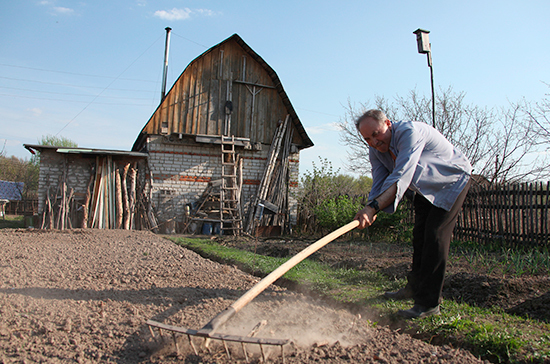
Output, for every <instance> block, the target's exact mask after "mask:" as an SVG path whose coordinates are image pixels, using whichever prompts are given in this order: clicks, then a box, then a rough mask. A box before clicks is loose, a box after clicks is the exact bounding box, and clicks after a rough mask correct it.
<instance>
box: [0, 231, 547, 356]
mask: <svg viewBox="0 0 550 364" xmlns="http://www.w3.org/2000/svg"><path fill="white" fill-rule="evenodd" d="M226 243H227V244H231V242H230V241H228V242H226ZM250 244H253V246H252V245H250V247H251V248H252V247H253V248H254V249H259V245H258V244H257V243H256V242H254V243H252V242H250ZM303 244H307V242H304V243H303ZM299 245H300V244H299V243H298V244H297V242H287V241H285V242H281V241H269V244H267V243H266V244H265V245H264V246H263V248H261V249H279V250H281V249H282V250H283V251H285V250H288V252H289V253H292V252H293V251H294V249H297V250H299V249H300V246H299ZM0 247H1V250H2V252H1V254H0V277H1V278H0V363H39V362H40V363H44V362H47V363H172V362H174V363H176V362H177V363H181V362H185V363H223V362H245V361H244V358H243V357H242V354H241V352H242V351H240V348H232V351H233V357H232V359H231V360H229V359H227V358H226V355H225V352H224V350H223V349H222V348H216V347H214V350H213V352H212V353H205V352H201V353H200V354H199V355H198V356H197V355H194V354H193V352H192V350H191V348H190V346H189V345H188V344H186V341H185V340H184V338H182V337H180V338H179V339H178V340H179V341H178V342H179V348H180V354H179V355H176V354H175V347H174V346H173V345H172V344H171V340H167V341H166V342H164V343H163V342H161V341H158V342H157V341H156V340H154V339H152V338H151V334H150V332H149V329H148V327H147V325H145V322H146V320H148V319H153V320H156V321H160V322H163V323H167V324H171V325H177V326H183V327H189V328H200V327H202V326H203V325H204V324H205V323H206V322H208V321H209V320H210V318H212V317H213V316H215V314H217V313H218V312H220V311H221V310H223V309H225V308H226V307H227V306H229V305H230V304H231V303H232V302H234V301H235V300H236V299H237V298H238V297H240V296H241V295H242V294H243V293H244V291H245V290H247V289H249V288H251V287H252V286H253V285H254V283H256V282H257V281H258V280H259V279H258V278H257V277H254V276H251V275H249V274H246V273H244V272H242V271H240V270H238V269H236V268H235V267H231V266H227V265H222V264H218V263H216V262H213V261H211V260H207V259H204V258H202V257H200V256H199V255H197V254H195V253H193V252H191V251H189V250H187V249H185V248H182V247H179V246H177V245H175V244H173V243H172V242H170V241H168V240H166V239H163V238H162V237H160V236H156V235H154V234H152V233H148V232H139V231H121V230H71V231H64V232H46V231H40V230H13V229H4V230H0ZM338 248H339V246H338V244H334V245H332V244H331V245H329V246H327V247H326V249H323V250H324V252H323V255H318V256H317V258H318V259H325V260H327V261H329V262H333V264H350V265H353V264H355V265H357V266H361V265H363V264H364V265H367V266H369V267H370V268H371V269H372V268H373V267H376V269H380V270H386V271H387V274H389V275H391V274H394V275H395V276H396V277H397V276H400V275H402V274H404V272H406V269H407V264H408V259H409V258H408V256H407V252H402V253H400V252H392V254H391V255H392V256H393V257H394V258H393V259H387V260H384V258H382V255H383V253H384V251H383V249H380V251H379V252H377V249H373V248H372V247H371V248H370V250H369V251H368V252H367V250H364V251H362V250H361V249H363V248H353V249H351V248H349V244H348V245H345V246H344V245H342V246H340V252H338ZM365 248H366V247H365ZM350 252H353V253H350ZM344 253H345V254H344ZM396 253H397V254H396ZM399 254H402V255H403V256H402V257H401V256H400V255H399ZM387 255H388V252H386V256H387ZM396 256H397V257H396ZM344 257H345V259H344ZM392 272H393V273H392ZM456 274H463V275H462V276H458V275H457V278H456V279H460V282H465V281H467V280H468V279H471V285H472V286H471V287H474V286H475V287H477V286H478V285H479V286H480V287H482V288H483V290H485V292H486V294H485V301H484V302H488V303H487V304H489V302H490V299H489V300H488V299H487V297H493V296H494V295H495V293H494V292H492V291H491V290H494V289H495V286H496V285H495V282H494V281H492V280H489V279H486V278H484V279H485V280H484V281H481V280H476V278H475V277H477V276H476V275H475V274H471V273H466V271H464V272H462V271H457V272H456ZM464 274H468V275H464ZM453 280H454V279H451V280H450V283H449V284H448V286H446V291H445V292H446V293H445V294H447V295H451V296H453V295H460V297H461V299H464V300H478V299H479V300H481V294H480V293H479V292H477V290H472V289H471V287H470V289H462V287H461V286H462V285H464V283H461V285H458V286H456V285H454V284H453ZM499 282H500V283H507V284H508V286H506V285H505V286H506V288H504V289H502V288H500V291H499V292H506V293H507V294H508V296H507V299H503V300H501V301H503V302H504V301H505V302H506V305H507V309H511V308H514V309H518V310H519V309H520V308H522V307H523V306H527V305H526V302H531V307H532V308H535V307H536V310H534V311H532V312H535V311H536V312H539V311H540V312H542V311H543V310H545V309H546V308H547V306H545V307H544V308H543V306H544V305H538V306H537V305H536V304H535V302H536V300H535V299H533V300H531V301H529V299H528V295H529V294H532V296H533V297H535V296H536V294H535V292H534V291H536V290H537V289H538V290H545V289H546V290H548V285H545V284H547V283H544V282H543V281H542V280H541V281H530V282H525V281H524V282H518V283H517V284H515V283H513V282H512V281H506V282H502V281H499ZM527 283H529V284H528V285H529V286H530V287H531V288H530V289H531V290H533V291H532V292H531V291H529V288H527V287H525V285H527ZM516 290H517V291H518V293H517V294H516ZM474 291H475V292H474ZM467 292H469V293H468V294H467ZM521 295H524V297H523V298H522V299H520V296H521ZM525 295H527V299H526V297H525ZM494 301H496V300H494ZM479 302H481V301H479ZM262 320H266V321H267V325H266V326H265V327H264V328H263V330H262V331H261V332H260V333H259V334H258V336H264V337H278V338H288V339H291V340H292V341H293V344H292V345H288V347H286V348H285V353H286V354H285V362H286V363H310V362H321V363H366V362H376V363H481V362H483V361H481V360H479V359H477V358H475V357H474V356H473V355H472V354H471V353H469V352H468V351H465V350H460V349H454V348H451V347H450V346H434V345H430V344H427V343H425V342H423V341H420V340H417V339H414V338H412V337H411V336H409V335H406V334H401V333H400V331H399V330H392V329H390V328H388V327H373V326H372V325H371V324H370V322H369V321H368V320H366V319H365V318H364V316H361V315H359V314H357V312H350V311H348V310H345V309H342V308H338V307H330V306H328V305H327V304H326V303H323V302H322V301H320V300H317V299H313V298H308V297H306V296H304V295H302V294H298V293H295V292H291V291H288V290H286V289H284V288H281V287H277V286H271V287H270V288H268V289H267V290H266V291H265V292H264V293H263V294H262V295H260V296H259V297H258V298H256V299H255V300H254V301H253V302H252V303H251V304H249V305H248V306H246V307H245V308H244V309H243V311H241V312H240V313H239V314H238V315H237V316H236V317H234V318H233V319H232V320H231V321H230V322H229V324H228V327H223V328H222V329H220V332H221V331H223V332H224V333H231V334H236V335H240V334H246V333H247V332H248V331H249V330H250V329H251V328H252V327H253V326H254V325H256V324H257V323H258V322H260V321H262ZM258 360H259V357H258V356H257V355H256V356H254V357H253V358H252V359H251V362H258ZM268 360H269V362H282V361H281V359H280V356H279V352H278V351H276V352H273V353H271V354H269V359H268Z"/></svg>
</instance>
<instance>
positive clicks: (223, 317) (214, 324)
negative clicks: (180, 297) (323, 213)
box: [197, 220, 359, 337]
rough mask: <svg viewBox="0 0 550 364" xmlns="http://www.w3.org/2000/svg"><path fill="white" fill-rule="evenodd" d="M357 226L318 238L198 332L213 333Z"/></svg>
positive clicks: (203, 334) (354, 223)
mask: <svg viewBox="0 0 550 364" xmlns="http://www.w3.org/2000/svg"><path fill="white" fill-rule="evenodd" d="M357 226H359V221H357V220H353V221H352V222H350V223H348V224H346V225H344V226H342V227H341V228H339V229H337V230H334V231H333V232H332V233H330V234H328V235H326V236H324V237H322V238H321V239H319V240H317V241H316V242H315V243H313V244H311V245H310V246H308V247H307V248H305V249H304V250H302V251H301V252H299V253H298V254H296V255H295V256H293V257H292V258H290V259H289V260H288V261H286V262H285V263H284V264H282V265H281V266H279V268H277V269H275V270H274V271H273V272H271V273H270V274H268V275H267V276H266V277H264V278H263V279H262V280H261V281H259V282H258V283H256V285H254V287H252V288H251V289H249V290H248V291H247V292H246V293H245V294H244V295H242V296H241V298H239V299H238V300H237V301H235V302H234V303H233V304H232V305H231V306H229V307H228V308H227V309H225V310H224V311H222V312H220V313H219V314H218V315H217V316H216V317H214V318H213V319H212V320H210V322H209V323H207V324H206V325H205V326H204V327H203V328H202V329H200V330H199V331H198V332H197V334H198V335H200V336H205V337H208V336H209V335H210V334H213V333H214V332H215V330H216V329H217V328H218V327H220V326H221V325H222V324H224V323H225V322H227V321H228V320H229V319H230V318H231V317H233V315H235V314H236V313H237V312H239V311H240V310H241V309H242V308H243V307H244V306H246V305H247V304H248V303H249V302H250V301H252V300H253V299H254V298H256V296H258V295H259V294H260V293H262V292H263V291H264V290H265V289H266V288H267V287H268V286H269V285H270V284H271V283H273V282H275V281H276V280H277V279H279V278H280V277H281V276H283V275H284V274H285V273H286V272H288V271H289V270H290V269H291V268H293V267H294V266H295V265H296V264H298V263H300V262H301V261H302V260H304V259H306V258H307V257H309V256H310V255H311V254H313V253H315V252H316V251H317V250H319V249H321V248H322V247H324V246H325V245H327V244H328V243H330V242H331V241H333V240H334V239H336V238H338V237H339V236H341V235H344V234H345V233H347V232H349V231H351V230H353V229H355V228H356V227H357Z"/></svg>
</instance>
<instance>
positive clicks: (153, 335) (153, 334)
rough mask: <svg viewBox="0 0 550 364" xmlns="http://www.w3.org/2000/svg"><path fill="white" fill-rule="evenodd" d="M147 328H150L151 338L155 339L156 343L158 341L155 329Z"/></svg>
mask: <svg viewBox="0 0 550 364" xmlns="http://www.w3.org/2000/svg"><path fill="white" fill-rule="evenodd" d="M147 327H148V328H149V332H150V333H151V337H152V338H153V339H155V341H156V340H157V337H156V336H155V332H154V331H153V329H152V328H151V325H147Z"/></svg>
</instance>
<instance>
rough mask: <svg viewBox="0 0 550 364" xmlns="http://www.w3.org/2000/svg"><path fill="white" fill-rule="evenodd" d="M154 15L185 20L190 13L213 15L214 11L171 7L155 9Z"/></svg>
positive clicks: (189, 16) (167, 18)
mask: <svg viewBox="0 0 550 364" xmlns="http://www.w3.org/2000/svg"><path fill="white" fill-rule="evenodd" d="M154 15H155V16H156V17H158V18H161V19H164V20H186V19H189V18H191V16H192V15H202V16H214V15H215V12H214V11H212V10H209V9H194V10H191V9H189V8H183V9H177V8H173V9H172V10H157V11H155V14H154Z"/></svg>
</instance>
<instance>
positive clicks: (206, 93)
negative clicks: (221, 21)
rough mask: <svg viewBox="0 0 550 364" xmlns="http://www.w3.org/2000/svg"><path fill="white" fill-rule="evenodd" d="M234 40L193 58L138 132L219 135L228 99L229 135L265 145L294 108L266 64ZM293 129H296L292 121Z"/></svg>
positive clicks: (301, 144)
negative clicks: (285, 97) (229, 113)
mask: <svg viewBox="0 0 550 364" xmlns="http://www.w3.org/2000/svg"><path fill="white" fill-rule="evenodd" d="M239 40H240V38H238V36H237V37H236V36H234V37H231V38H229V39H228V40H226V41H225V42H222V43H220V44H219V45H217V46H215V47H213V48H211V49H210V50H208V51H207V52H205V53H203V54H202V55H201V56H199V57H198V58H196V59H195V60H194V61H192V62H191V63H190V64H189V66H188V67H187V68H186V69H185V70H184V72H183V73H182V74H181V75H180V77H179V78H178V80H177V81H176V82H175V84H174V86H173V87H172V89H171V90H170V91H169V92H168V94H167V95H166V98H165V99H164V101H163V102H162V103H161V105H160V106H159V108H158V109H157V110H156V112H155V113H154V114H153V116H152V117H151V119H150V120H149V122H148V123H147V125H146V126H145V127H144V129H143V131H142V133H145V134H150V135H151V134H161V135H162V134H172V133H181V134H191V135H195V134H205V135H222V134H223V133H224V123H225V119H226V115H225V104H226V101H228V100H230V101H232V103H233V112H232V115H231V130H230V133H229V134H230V135H234V136H236V137H244V138H249V139H250V141H251V142H252V143H256V142H261V143H263V144H270V143H271V141H272V138H273V135H274V133H275V129H276V127H277V123H278V122H279V120H284V119H285V117H286V115H287V114H292V113H293V110H292V111H291V110H288V107H287V106H285V103H284V102H283V98H282V97H281V92H280V91H281V90H282V86H281V85H280V82H279V81H278V80H279V79H278V77H277V76H276V75H275V73H274V72H273V71H271V74H270V73H269V71H270V69H269V67H267V69H266V65H265V62H263V60H261V58H259V56H257V55H255V54H254V53H253V52H251V51H250V50H249V49H245V48H243V46H241V44H240V43H239ZM275 83H277V84H275ZM283 94H284V92H283ZM285 95H286V94H285ZM286 101H287V102H288V100H286ZM294 121H295V122H297V123H298V124H299V121H297V120H294ZM300 126H301V124H300ZM292 127H293V128H294V129H296V125H293V126H292ZM302 134H303V131H302ZM293 135H294V138H293V143H294V144H296V145H297V146H299V147H307V146H310V145H309V144H308V143H311V141H309V140H303V138H302V137H301V134H300V132H298V131H296V130H295V132H294V134H293Z"/></svg>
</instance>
